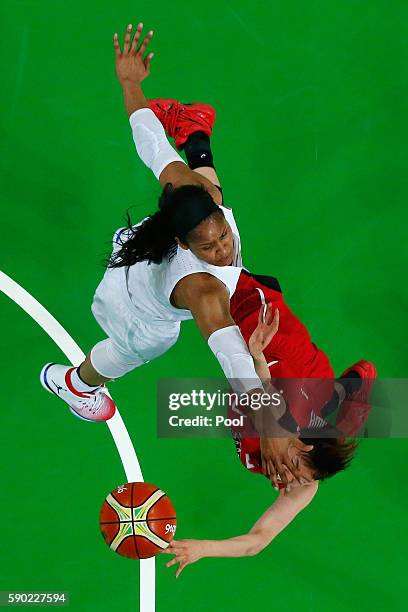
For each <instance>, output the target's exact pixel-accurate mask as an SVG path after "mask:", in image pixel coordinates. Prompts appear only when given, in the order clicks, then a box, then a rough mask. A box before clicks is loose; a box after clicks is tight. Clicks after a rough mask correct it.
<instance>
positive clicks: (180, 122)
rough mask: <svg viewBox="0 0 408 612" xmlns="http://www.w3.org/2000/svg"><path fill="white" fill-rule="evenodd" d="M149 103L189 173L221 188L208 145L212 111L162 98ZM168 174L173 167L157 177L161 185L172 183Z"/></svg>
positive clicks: (196, 104) (214, 114) (211, 126)
mask: <svg viewBox="0 0 408 612" xmlns="http://www.w3.org/2000/svg"><path fill="white" fill-rule="evenodd" d="M148 103H149V106H150V108H151V109H152V110H153V112H154V113H155V115H156V117H157V118H158V119H159V121H160V122H161V123H162V125H163V127H164V129H165V130H166V133H167V135H168V136H170V137H172V138H174V141H175V145H176V147H177V148H178V149H179V150H180V151H181V150H183V151H184V153H185V155H186V158H187V163H188V167H189V168H190V170H193V171H194V173H196V174H199V175H201V176H203V177H205V179H207V180H208V181H210V182H211V183H212V184H213V185H216V186H217V187H218V188H220V187H221V184H220V180H219V178H218V176H217V173H216V169H215V166H214V160H213V154H212V151H211V143H210V137H211V134H212V129H213V126H214V122H215V118H216V113H215V109H214V108H213V107H212V106H210V105H209V104H201V103H194V104H183V103H180V102H177V100H172V99H162V98H160V99H157V100H149V101H148ZM171 171H172V168H168V172H165V173H163V176H161V177H160V179H161V180H160V182H167V181H168V182H173V180H174V179H173V177H172V176H171ZM191 176H192V175H190V179H191ZM162 179H163V181H162ZM168 179H172V180H168ZM186 179H188V177H187V176H186Z"/></svg>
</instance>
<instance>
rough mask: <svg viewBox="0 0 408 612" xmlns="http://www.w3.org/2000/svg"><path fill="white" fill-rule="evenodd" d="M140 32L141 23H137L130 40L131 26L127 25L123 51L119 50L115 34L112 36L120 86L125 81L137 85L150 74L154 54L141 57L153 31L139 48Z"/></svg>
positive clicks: (151, 31) (141, 28)
mask: <svg viewBox="0 0 408 612" xmlns="http://www.w3.org/2000/svg"><path fill="white" fill-rule="evenodd" d="M142 30H143V23H139V24H138V26H137V28H136V32H135V34H134V36H133V40H132V25H131V24H129V25H128V27H127V28H126V34H125V38H124V41H123V51H121V50H120V45H119V39H118V35H117V34H116V33H115V34H114V36H113V46H114V48H115V56H116V57H115V65H116V74H117V77H118V79H119V81H120V82H121V84H123V83H124V82H126V81H127V82H130V83H134V84H136V85H139V84H140V83H141V82H142V81H143V79H145V78H146V77H147V76H149V74H150V62H151V59H152V57H153V55H154V54H153V53H148V55H146V57H145V58H143V55H144V53H145V51H146V48H147V46H148V44H149V43H150V41H151V39H152V36H153V30H150V32H148V33H147V35H146V36H145V37H144V39H143V41H142V43H141V44H140V46H139V40H140V38H141V35H142Z"/></svg>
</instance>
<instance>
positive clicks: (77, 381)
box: [71, 368, 100, 393]
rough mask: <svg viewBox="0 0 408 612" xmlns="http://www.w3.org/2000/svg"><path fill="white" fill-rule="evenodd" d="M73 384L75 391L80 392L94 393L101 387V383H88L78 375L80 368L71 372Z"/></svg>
mask: <svg viewBox="0 0 408 612" xmlns="http://www.w3.org/2000/svg"><path fill="white" fill-rule="evenodd" d="M71 384H72V386H73V387H74V389H75V391H78V392H79V393H93V392H94V391H96V390H97V389H99V387H100V385H96V386H95V385H88V384H87V383H86V382H84V381H83V380H82V378H80V377H79V375H78V368H75V370H74V371H73V372H72V374H71Z"/></svg>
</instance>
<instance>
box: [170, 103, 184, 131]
mask: <svg viewBox="0 0 408 612" xmlns="http://www.w3.org/2000/svg"><path fill="white" fill-rule="evenodd" d="M181 110H182V106H181V105H180V104H172V106H171V107H170V108H169V110H168V111H167V131H168V133H169V135H170V136H171V137H172V138H174V136H175V135H176V130H177V121H178V118H179V115H180V112H181Z"/></svg>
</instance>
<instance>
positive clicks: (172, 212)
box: [108, 183, 221, 268]
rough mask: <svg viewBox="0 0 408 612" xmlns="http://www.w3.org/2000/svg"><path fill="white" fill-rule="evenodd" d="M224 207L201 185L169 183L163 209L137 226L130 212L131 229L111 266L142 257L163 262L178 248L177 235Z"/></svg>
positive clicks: (161, 199) (182, 236) (161, 201)
mask: <svg viewBox="0 0 408 612" xmlns="http://www.w3.org/2000/svg"><path fill="white" fill-rule="evenodd" d="M220 210H221V209H220V208H219V207H218V206H217V205H216V204H215V203H214V201H213V199H212V198H211V196H210V194H209V193H208V192H207V191H206V190H205V189H204V187H202V186H201V185H183V186H182V187H176V188H174V187H173V185H172V184H171V183H167V184H166V185H165V187H164V189H163V191H162V193H161V195H160V197H159V210H158V211H157V212H155V213H154V214H152V215H149V216H148V217H147V219H145V220H144V221H143V222H142V223H141V224H140V225H138V226H137V227H133V225H132V221H131V218H130V215H129V213H128V212H127V213H126V215H127V231H124V232H123V234H122V235H123V239H122V240H121V248H120V249H119V250H118V251H116V252H115V253H114V254H113V255H111V257H110V259H109V261H108V268H121V267H122V266H133V264H135V263H137V262H140V261H148V262H149V263H156V264H159V263H161V261H162V260H163V258H164V257H165V256H166V255H168V254H170V253H172V252H173V251H175V250H176V249H177V241H176V238H175V237H176V236H177V237H178V238H179V239H180V240H183V241H184V240H185V238H186V236H187V234H188V232H189V231H190V230H191V229H193V228H194V227H196V226H197V225H198V224H199V223H201V221H203V220H204V219H206V218H207V217H209V216H210V215H211V214H213V213H214V212H218V211H220Z"/></svg>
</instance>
